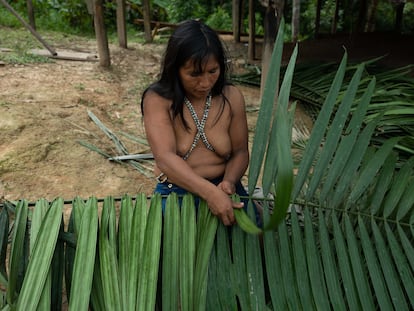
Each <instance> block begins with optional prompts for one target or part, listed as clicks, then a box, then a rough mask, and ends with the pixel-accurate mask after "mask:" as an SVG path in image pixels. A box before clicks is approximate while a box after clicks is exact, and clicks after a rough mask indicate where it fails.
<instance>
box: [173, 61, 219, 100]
mask: <svg viewBox="0 0 414 311" xmlns="http://www.w3.org/2000/svg"><path fill="white" fill-rule="evenodd" d="M179 75H180V79H181V83H182V85H183V87H184V91H185V94H186V96H187V98H189V99H190V101H191V100H195V99H203V100H204V99H205V98H206V97H207V95H208V93H209V92H210V91H211V89H212V88H213V86H214V85H215V84H216V82H217V79H218V78H219V75H220V65H219V63H218V62H217V60H216V58H215V57H213V56H209V57H208V58H207V59H206V60H205V61H204V62H203V63H202V64H201V71H200V68H198V66H197V65H195V64H194V60H192V59H190V60H188V61H187V62H186V63H185V64H184V65H183V66H182V67H180V69H179Z"/></svg>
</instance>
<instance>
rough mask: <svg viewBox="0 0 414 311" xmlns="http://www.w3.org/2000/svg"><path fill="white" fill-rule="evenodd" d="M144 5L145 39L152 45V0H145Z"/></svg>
mask: <svg viewBox="0 0 414 311" xmlns="http://www.w3.org/2000/svg"><path fill="white" fill-rule="evenodd" d="M142 5H143V11H144V12H143V13H144V39H145V42H147V43H150V42H152V34H151V7H150V0H143V2H142Z"/></svg>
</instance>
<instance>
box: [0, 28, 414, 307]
mask: <svg viewBox="0 0 414 311" xmlns="http://www.w3.org/2000/svg"><path fill="white" fill-rule="evenodd" d="M279 34H283V23H282V26H281V28H280V30H279ZM282 47H283V42H282V36H281V35H279V36H278V38H277V41H276V45H275V51H274V54H273V58H272V64H271V69H272V70H269V76H268V78H267V82H266V86H265V90H264V95H263V99H262V104H261V107H260V111H259V117H258V120H259V121H258V123H257V128H256V135H255V138H254V141H253V148H252V155H251V162H250V166H249V182H248V189H249V194H250V196H252V195H253V193H254V190H255V188H256V185H257V183H258V180H259V176H261V180H260V181H261V186H262V190H263V197H261V198H251V199H254V200H250V201H249V205H248V208H247V213H245V212H242V211H239V212H237V213H236V218H237V221H238V225H235V226H233V227H231V228H226V227H224V226H223V225H222V224H220V223H219V222H218V220H217V218H215V217H214V216H212V215H211V214H210V212H209V210H208V207H207V206H206V204H205V202H201V203H200V205H199V206H198V209H197V210H196V209H195V208H194V201H193V197H192V196H191V195H186V196H185V197H182V198H181V197H180V198H178V197H177V196H176V195H170V196H169V197H168V198H167V203H166V205H167V206H166V211H165V214H164V216H162V212H161V197H160V196H159V195H154V196H152V197H151V198H149V199H148V198H146V197H145V196H144V195H143V194H138V195H136V196H135V197H131V196H128V195H125V196H124V197H123V198H122V199H121V200H120V201H116V200H114V199H113V198H111V197H108V198H105V199H104V200H97V199H95V198H89V199H88V200H83V199H80V198H76V199H74V201H73V203H72V214H71V217H70V221H69V224H65V226H64V223H63V221H62V209H63V204H64V202H63V200H62V199H59V198H58V199H56V200H55V201H54V202H52V203H48V202H45V201H44V200H39V201H38V202H37V203H36V206H35V207H34V209H33V210H31V209H30V208H28V203H27V202H26V201H24V200H21V201H19V202H17V203H13V204H12V203H10V202H5V203H4V204H3V205H2V210H1V213H0V228H1V230H0V243H1V244H0V251H1V253H0V254H1V256H0V284H1V287H0V289H1V290H0V307H1V308H3V310H12V309H16V310H37V309H40V310H43V309H45V310H46V309H51V306H53V308H55V309H59V308H60V305H61V293H62V287H63V285H62V283H63V281H62V280H63V276H64V279H65V281H66V283H65V287H66V293H67V295H68V300H69V309H70V310H88V308H91V309H93V310H159V309H163V310H301V309H307V310H325V309H326V310H330V309H334V310H378V309H380V308H381V309H384V310H410V309H413V308H414V296H413V295H412V293H413V292H414V282H413V279H414V275H413V274H414V247H413V242H414V241H413V240H414V238H413V233H414V192H413V191H412V189H414V157H413V156H408V157H407V158H406V160H405V161H403V162H401V161H400V160H401V159H400V154H399V153H398V152H396V148H395V147H396V146H397V144H398V143H399V142H400V141H401V139H402V138H401V137H395V138H394V137H393V138H384V141H383V143H382V144H374V143H372V141H373V138H374V137H375V135H376V132H375V131H376V129H378V128H379V124H380V122H381V121H382V120H383V116H384V113H380V114H378V116H376V117H373V118H367V116H368V112H369V107H370V103H371V101H372V98H373V94H374V93H375V89H376V87H375V83H376V81H375V80H376V79H375V77H372V78H371V79H370V80H369V81H367V84H366V86H364V87H361V85H363V84H361V81H362V80H363V74H364V71H365V67H364V65H363V64H362V65H359V66H357V68H355V70H354V72H353V75H352V77H351V78H350V80H349V82H348V83H347V87H346V88H345V90H344V91H343V84H344V81H345V77H346V73H347V56H346V54H345V56H344V58H343V60H342V62H341V64H340V65H339V67H338V69H337V72H336V73H335V76H334V77H333V78H332V83H331V85H330V87H329V90H328V91H327V94H326V96H325V98H324V101H323V103H322V106H321V109H320V113H319V114H318V117H317V119H316V121H315V124H314V128H313V130H312V133H311V135H310V137H309V141H308V143H307V145H306V147H305V150H304V153H303V155H302V157H301V160H300V163H299V165H298V168H297V174H296V175H295V176H294V175H293V171H294V163H293V157H292V155H291V131H292V125H293V116H294V108H295V107H294V105H293V106H289V98H290V96H289V95H290V94H289V91H290V89H291V86H292V80H293V73H294V65H295V60H296V54H297V50H296V49H295V50H294V52H293V54H292V58H291V61H290V63H289V65H288V67H287V69H286V71H285V74H284V78H283V81H282V82H281V83H279V75H280V63H281V59H280V57H281V55H282V53H281V52H282ZM279 85H280V92H279V93H278V97H277V102H278V105H277V106H276V107H275V105H274V104H273V103H274V99H275V98H274V97H275V91H276V89H277V87H275V86H279ZM267 198H272V199H271V201H269V199H267ZM233 199H235V200H238V199H239V198H238V197H234V198H233ZM257 200H260V201H261V202H262V206H263V223H264V225H263V228H258V227H256V226H255V225H254V223H253V219H254V212H253V208H252V203H253V202H254V201H257ZM98 201H99V202H98ZM270 205H272V207H273V208H272V209H271V208H270ZM179 206H180V208H179ZM66 225H67V226H66ZM258 233H259V234H258ZM9 240H10V241H11V245H10V248H8V246H9V245H8V241H9ZM8 249H9V250H8ZM6 257H7V258H8V260H7V261H6ZM6 264H7V269H6ZM2 296H3V299H2Z"/></svg>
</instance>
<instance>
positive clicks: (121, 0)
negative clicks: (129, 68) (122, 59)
mask: <svg viewBox="0 0 414 311" xmlns="http://www.w3.org/2000/svg"><path fill="white" fill-rule="evenodd" d="M116 30H117V33H118V43H119V46H120V47H121V48H124V49H126V48H127V32H126V21H125V0H116Z"/></svg>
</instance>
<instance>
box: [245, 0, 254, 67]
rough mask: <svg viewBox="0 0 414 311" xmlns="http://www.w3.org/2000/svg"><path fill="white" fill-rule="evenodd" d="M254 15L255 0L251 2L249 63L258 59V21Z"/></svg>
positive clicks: (250, 0)
mask: <svg viewBox="0 0 414 311" xmlns="http://www.w3.org/2000/svg"><path fill="white" fill-rule="evenodd" d="M254 14H255V10H254V0H249V46H248V50H247V57H248V59H249V61H254V59H255V57H256V53H255V52H256V19H255V16H254Z"/></svg>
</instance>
